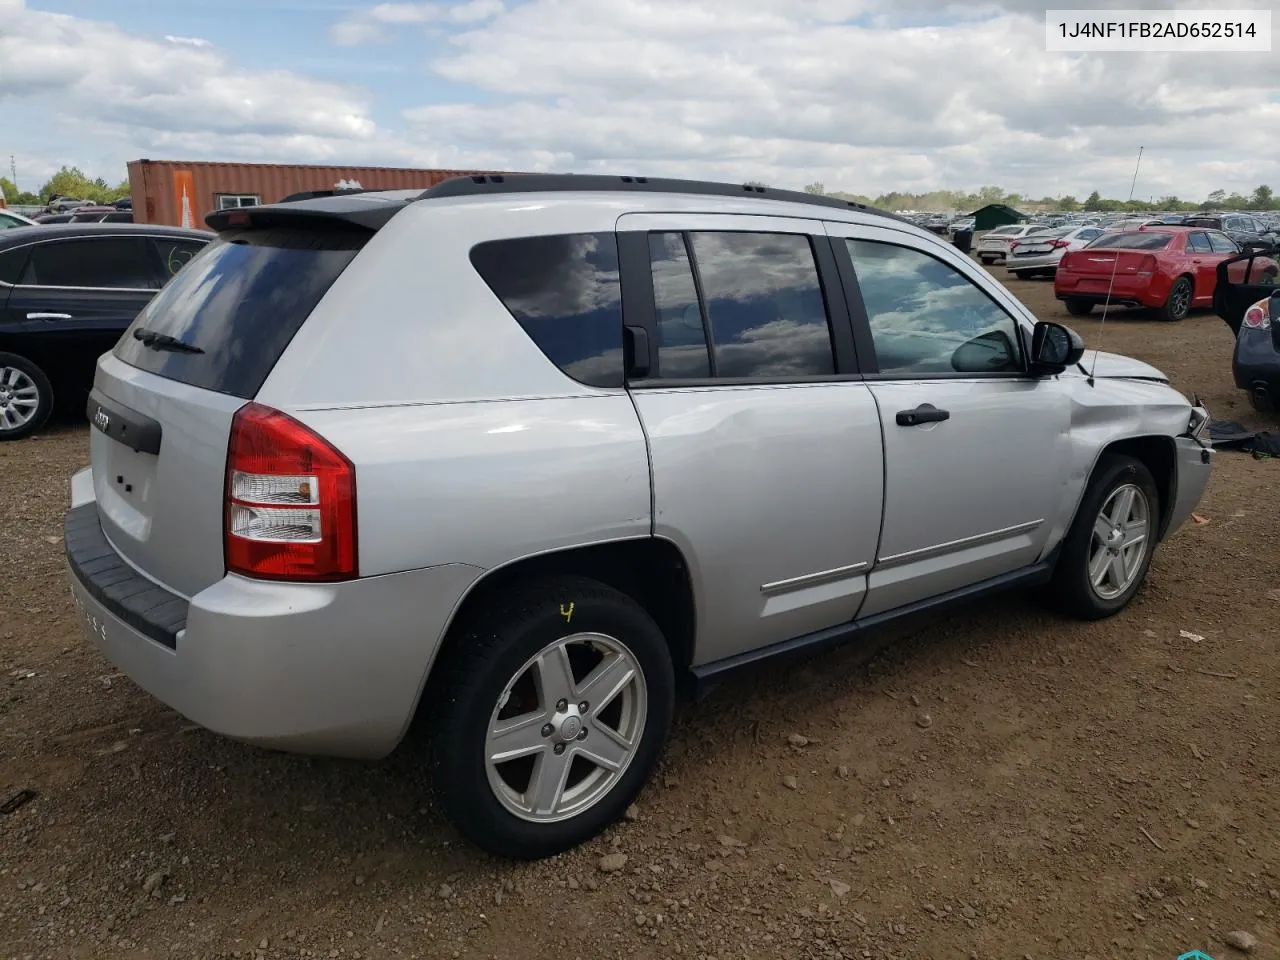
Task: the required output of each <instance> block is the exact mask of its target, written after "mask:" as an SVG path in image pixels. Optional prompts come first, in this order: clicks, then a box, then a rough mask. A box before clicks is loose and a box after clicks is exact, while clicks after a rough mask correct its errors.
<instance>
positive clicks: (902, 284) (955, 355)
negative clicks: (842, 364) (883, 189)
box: [846, 240, 1023, 377]
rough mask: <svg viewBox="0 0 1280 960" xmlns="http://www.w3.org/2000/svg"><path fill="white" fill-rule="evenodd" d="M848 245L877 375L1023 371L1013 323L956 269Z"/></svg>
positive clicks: (901, 250) (902, 252)
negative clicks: (873, 353) (878, 369)
mask: <svg viewBox="0 0 1280 960" xmlns="http://www.w3.org/2000/svg"><path fill="white" fill-rule="evenodd" d="M846 243H847V244H848V247H849V256H850V257H852V259H853V269H854V272H855V273H856V274H857V278H858V289H859V290H860V291H861V293H862V301H863V304H864V306H865V307H866V311H867V319H868V320H869V321H870V325H871V338H872V341H873V342H874V343H875V348H876V360H877V362H878V363H879V366H880V372H881V373H883V374H890V375H900V376H907V377H909V376H914V375H918V374H939V373H952V374H956V373H959V374H965V373H1010V372H1020V371H1022V369H1023V362H1022V351H1021V348H1020V346H1019V340H1018V328H1017V323H1016V321H1014V319H1013V317H1011V316H1010V315H1009V314H1008V313H1006V312H1005V311H1004V310H1003V309H1002V308H1001V307H1000V306H999V305H998V304H996V302H995V301H994V300H992V299H991V298H990V297H988V296H987V295H986V294H985V293H983V291H982V290H980V289H979V288H978V287H977V286H976V285H975V284H974V283H973V282H972V281H970V280H969V279H968V278H967V277H965V276H964V275H963V274H962V273H960V272H959V271H958V270H956V269H955V268H954V267H951V266H949V265H948V264H945V263H943V262H942V261H941V260H937V259H934V258H933V257H931V256H929V255H928V254H927V253H923V252H922V251H919V250H912V249H910V248H908V247H899V246H894V245H893V244H888V243H877V242H875V241H871V240H847V241H846Z"/></svg>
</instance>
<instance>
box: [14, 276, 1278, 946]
mask: <svg viewBox="0 0 1280 960" xmlns="http://www.w3.org/2000/svg"><path fill="white" fill-rule="evenodd" d="M993 272H994V273H995V274H996V275H997V276H1000V277H1001V278H1003V277H1004V271H1003V269H1002V268H1000V267H998V266H997V267H995V268H993ZM1010 287H1011V288H1012V289H1013V290H1014V291H1015V292H1016V293H1017V294H1018V296H1020V297H1021V298H1022V299H1023V300H1024V301H1025V302H1026V303H1028V304H1029V305H1030V306H1031V307H1032V308H1033V309H1034V310H1036V311H1037V312H1038V313H1039V315H1040V316H1041V317H1043V318H1046V319H1048V318H1052V319H1060V320H1062V321H1063V322H1068V323H1070V324H1072V325H1073V326H1074V327H1075V328H1076V329H1077V330H1079V331H1080V332H1081V333H1082V334H1083V336H1084V337H1085V340H1086V342H1087V343H1088V344H1090V345H1091V346H1096V345H1098V344H1099V343H1101V345H1102V346H1103V348H1104V349H1108V350H1114V351H1117V352H1122V353H1128V354H1131V355H1133V356H1137V357H1140V358H1142V359H1144V360H1147V361H1149V362H1151V363H1154V364H1155V365H1156V366H1158V367H1160V368H1162V369H1163V370H1165V371H1166V372H1168V373H1169V374H1170V375H1171V376H1172V378H1173V381H1174V385H1175V386H1177V387H1178V388H1179V389H1181V390H1182V391H1184V392H1187V393H1192V392H1195V393H1199V394H1200V395H1201V396H1202V397H1203V398H1204V399H1205V401H1206V402H1207V403H1208V404H1209V406H1210V408H1211V409H1212V410H1213V412H1214V413H1215V415H1217V416H1219V417H1226V418H1228V419H1235V420H1240V421H1242V422H1246V423H1250V424H1254V425H1258V426H1267V424H1265V423H1263V422H1261V421H1259V420H1258V419H1256V418H1255V417H1254V416H1253V415H1252V413H1251V411H1250V410H1249V408H1248V404H1247V402H1246V400H1245V398H1244V396H1243V394H1240V393H1238V392H1237V391H1236V390H1235V388H1234V387H1233V386H1232V384H1231V376H1230V355H1231V337H1230V333H1229V331H1228V330H1227V328H1226V326H1225V324H1223V323H1222V322H1221V321H1220V320H1218V319H1217V318H1216V317H1214V316H1212V315H1209V314H1207V313H1197V314H1194V315H1193V316H1192V317H1191V318H1190V319H1188V320H1187V321H1185V322H1183V323H1180V324H1176V325H1166V324H1161V323H1159V322H1156V321H1154V320H1152V319H1149V318H1146V317H1144V316H1142V315H1135V316H1120V317H1113V318H1111V319H1109V320H1108V321H1107V323H1106V325H1105V329H1100V327H1099V323H1098V321H1097V319H1096V317H1095V318H1090V319H1084V320H1080V319H1074V318H1069V317H1067V316H1066V314H1065V312H1064V311H1062V310H1061V309H1060V308H1059V306H1058V304H1057V303H1056V302H1055V301H1054V300H1053V297H1052V284H1051V283H1048V282H1044V281H1039V282H1011V283H1010ZM1271 426H1272V427H1274V424H1271ZM86 432H87V431H86V427H85V426H84V425H83V424H68V425H64V426H62V427H59V428H55V429H52V430H50V431H47V432H46V433H45V434H44V435H43V436H41V437H39V438H38V439H32V440H28V441H24V442H19V443H14V444H8V445H0V800H2V799H3V798H4V797H7V796H9V795H11V794H12V793H13V792H15V791H17V790H19V789H20V788H31V789H33V790H35V791H37V793H38V796H37V797H36V798H35V799H34V800H33V801H31V802H29V803H27V804H26V805H25V806H22V807H21V808H20V809H19V810H17V811H15V812H13V813H10V814H7V815H0V957H3V956H12V957H15V958H16V957H59V958H62V957H74V958H89V957H95V958H96V957H136V956H142V955H148V956H164V957H169V956H172V957H328V958H361V957H367V958H381V957H423V958H427V957H467V958H489V957H494V958H504V960H505V958H546V957H564V958H583V960H594V958H604V957H639V958H669V957H686V958H720V960H725V958H754V957H786V958H809V957H815V958H828V957H830V958H839V957H845V958H864V957H865V958H916V957H919V958H947V957H955V958H971V957H972V958H1002V960H1003V958H1034V960H1041V958H1051V957H1061V958H1082V957H1093V958H1099V960H1100V958H1103V957H1124V958H1159V960H1164V958H1168V960H1173V958H1175V957H1178V956H1179V955H1180V954H1182V953H1184V952H1187V951H1190V950H1192V949H1196V948H1199V949H1201V950H1204V951H1205V952H1206V953H1207V954H1209V955H1210V956H1212V957H1215V958H1218V960H1221V958H1222V957H1223V956H1240V955H1242V954H1241V953H1240V951H1238V950H1237V949H1235V948H1233V947H1230V946H1228V945H1227V943H1226V942H1224V941H1228V940H1229V939H1231V938H1232V936H1233V932H1237V931H1239V932H1243V933H1246V934H1248V935H1249V936H1250V937H1253V938H1256V940H1257V944H1256V946H1255V947H1254V948H1253V955H1254V956H1257V957H1280V923H1278V921H1277V918H1278V917H1280V779H1278V777H1277V764H1278V762H1280V672H1278V671H1277V669H1276V667H1277V664H1278V663H1280V657H1278V656H1277V654H1278V653H1280V640H1278V637H1280V631H1277V630H1276V628H1275V623H1276V618H1277V614H1278V613H1280V589H1278V588H1280V582H1277V581H1276V580H1275V575H1274V566H1275V559H1276V552H1275V551H1276V546H1275V545H1276V544H1277V543H1278V542H1280V498H1276V497H1275V495H1274V491H1275V489H1276V487H1277V483H1278V481H1280V463H1276V462H1274V461H1255V460H1253V459H1252V458H1251V457H1249V456H1248V455H1245V454H1239V453H1223V454H1220V455H1219V457H1218V463H1217V467H1216V470H1215V474H1214V477H1213V481H1212V484H1211V486H1210V488H1209V491H1208V494H1207V496H1206V498H1205V499H1204V501H1203V502H1202V504H1201V506H1200V508H1199V513H1200V515H1201V516H1202V517H1204V518H1206V519H1207V522H1205V523H1203V524H1188V525H1187V527H1186V528H1184V529H1183V530H1182V531H1181V532H1180V533H1178V534H1177V535H1176V537H1174V538H1173V539H1172V540H1170V541H1169V542H1168V543H1166V544H1165V545H1164V546H1163V547H1162V548H1161V550H1160V551H1159V552H1158V554H1157V556H1156V559H1155V563H1154V565H1153V567H1152V569H1151V576H1150V581H1149V584H1148V586H1147V587H1146V588H1145V590H1144V591H1143V592H1142V593H1141V594H1140V596H1139V598H1138V600H1137V601H1136V602H1135V603H1134V605H1133V606H1132V607H1131V608H1130V609H1129V610H1128V611H1126V612H1125V613H1124V614H1122V615H1120V616H1118V617H1116V618H1114V619H1112V620H1109V621H1106V622H1103V623H1097V624H1079V623H1072V622H1064V621H1062V620H1059V619H1056V618H1054V617H1053V616H1050V615H1048V614H1046V613H1044V612H1042V611H1041V610H1040V609H1039V608H1038V607H1037V606H1035V605H1034V604H1033V603H1031V602H1030V601H1029V600H1028V599H1026V598H1022V597H1016V596H1015V597H1010V598H1007V599H1001V600H997V601H993V602H988V603H984V604H982V605H980V606H976V607H971V608H966V609H962V610H959V611H957V612H955V613H953V614H950V615H948V616H947V617H945V618H944V619H932V620H927V621H922V622H920V623H917V624H914V625H912V626H911V627H910V628H908V629H905V630H903V631H902V633H903V636H901V637H900V638H898V642H897V643H894V644H892V645H889V646H887V647H886V646H882V647H880V648H879V649H877V650H867V649H865V648H864V649H855V648H846V649H844V650H840V651H836V652H834V653H830V654H825V655H822V656H820V657H816V658H813V659H811V660H809V661H806V662H802V663H799V664H796V665H792V666H787V667H785V668H781V669H779V668H774V669H767V670H764V671H761V672H760V673H758V674H755V675H752V676H748V677H744V678H741V679H739V680H735V681H733V682H731V683H728V684H726V685H724V686H722V687H720V688H719V689H718V690H717V691H716V692H715V693H714V694H713V695H712V696H711V697H710V698H709V699H708V700H705V701H703V702H701V703H698V704H696V705H690V706H687V707H684V708H683V709H682V710H681V713H680V716H679V718H678V722H677V725H676V728H675V732H674V738H673V742H672V743H671V745H670V749H669V751H668V753H667V756H666V759H665V760H664V762H663V765H662V767H661V769H660V770H659V771H658V774H657V776H656V779H655V780H654V782H653V783H652V784H651V785H650V787H649V788H648V789H647V790H646V792H645V793H644V795H643V796H642V797H641V799H640V802H639V805H638V809H637V811H636V817H635V819H634V820H632V821H631V822H626V823H621V824H619V825H618V826H617V827H615V828H613V829H611V830H610V831H609V832H608V834H607V835H606V836H604V837H603V838H601V839H599V840H598V841H596V842H594V843H592V844H590V845H589V846H587V847H586V848H583V849H580V850H577V851H575V852H573V853H570V854H568V855H565V856H562V857H559V858H556V859H554V860H550V861H546V862H542V863H537V864H532V865H511V864H507V863H503V862H499V861H496V860H492V859H488V858H486V857H484V856H482V855H480V854H477V853H476V852H475V851H474V850H472V849H471V848H469V847H467V846H466V845H464V844H463V843H461V842H460V841H459V840H458V839H457V838H456V837H455V836H454V835H453V834H452V833H451V832H450V830H449V829H448V828H447V826H446V825H444V824H443V823H442V821H441V819H440V817H439V816H438V815H437V813H436V812H435V810H434V809H433V806H432V804H431V801H430V798H429V795H428V792H427V785H426V783H425V782H424V778H423V775H422V773H421V769H422V755H421V752H420V751H419V749H417V748H415V747H412V746H408V747H405V748H402V749H401V750H400V751H399V752H397V754H395V755H394V756H393V757H392V758H391V759H390V760H388V761H385V762H383V763H381V764H357V763H349V762H337V761H329V760H317V759H308V758H301V757H294V756H286V755H279V754H272V753H268V752H265V751H261V750H256V749H253V748H250V747H245V746H241V745H237V744H235V743H231V742H228V741H224V740H221V739H219V738H218V737H215V736H213V735H211V734H208V733H206V732H204V731H202V730H199V729H195V728H193V727H192V726H190V725H189V724H188V723H187V722H186V721H185V720H184V719H183V718H182V717H180V716H177V715H176V714H174V713H173V712H171V711H169V710H168V709H166V708H165V707H163V706H161V705H160V704H158V703H156V702H155V701H154V700H152V699H151V698H150V697H148V696H147V695H146V694H144V693H142V692H141V691H140V690H138V689H137V688H136V687H134V686H133V685H132V684H131V683H130V682H129V681H128V680H126V679H124V678H123V677H121V676H120V675H119V674H118V673H117V672H116V671H115V670H114V669H113V668H112V666H111V665H110V664H109V663H108V662H107V661H106V660H104V659H103V658H102V657H101V656H99V655H98V653H97V652H96V651H95V650H94V649H93V648H92V647H91V646H90V645H89V644H88V643H87V641H86V640H85V638H84V636H83V635H82V633H81V629H80V626H79V623H78V622H77V620H76V618H75V616H74V615H73V611H72V605H71V603H70V600H69V594H68V589H67V587H66V585H65V581H64V573H63V563H62V548H61V545H60V544H61V520H62V514H63V511H64V509H65V503H66V498H67V489H66V486H67V485H66V480H67V477H68V476H69V475H70V474H71V472H72V471H73V470H74V469H75V468H77V467H79V466H81V465H82V464H83V463H85V462H86V456H87V454H86V448H87V444H86ZM791 734H800V735H802V736H803V737H806V738H809V739H810V741H811V742H810V743H809V744H808V745H807V746H804V747H796V746H793V745H792V744H791V743H789V742H788V737H789V735H791ZM610 853H622V854H625V855H626V864H625V866H624V867H623V868H622V869H621V870H619V871H616V872H604V871H603V870H602V869H601V868H600V860H601V858H602V856H604V855H606V854H610Z"/></svg>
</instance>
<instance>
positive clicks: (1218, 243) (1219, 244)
mask: <svg viewBox="0 0 1280 960" xmlns="http://www.w3.org/2000/svg"><path fill="white" fill-rule="evenodd" d="M1209 244H1210V246H1212V247H1213V252H1214V253H1239V252H1240V248H1239V247H1237V246H1236V245H1235V243H1234V242H1232V241H1231V239H1230V238H1228V237H1224V236H1223V235H1222V234H1220V233H1211V234H1209Z"/></svg>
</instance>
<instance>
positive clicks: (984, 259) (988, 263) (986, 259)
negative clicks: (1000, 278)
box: [978, 257, 996, 267]
mask: <svg viewBox="0 0 1280 960" xmlns="http://www.w3.org/2000/svg"><path fill="white" fill-rule="evenodd" d="M978 259H979V260H981V261H982V262H983V264H984V265H985V266H988V267H989V266H991V265H992V264H993V263H995V262H996V258H995V257H979V258H978Z"/></svg>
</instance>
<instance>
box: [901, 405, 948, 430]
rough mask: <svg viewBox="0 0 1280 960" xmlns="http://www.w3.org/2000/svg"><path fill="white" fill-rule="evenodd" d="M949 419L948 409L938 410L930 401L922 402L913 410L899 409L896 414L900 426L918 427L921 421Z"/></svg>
mask: <svg viewBox="0 0 1280 960" xmlns="http://www.w3.org/2000/svg"><path fill="white" fill-rule="evenodd" d="M950 419H951V411H950V410H939V409H938V408H937V407H935V406H934V405H933V404H932V403H922V404H920V406H918V407H916V408H915V409H914V410H899V411H898V416H897V420H898V426H900V427H918V426H920V424H922V423H941V422H942V421H943V420H950Z"/></svg>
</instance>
